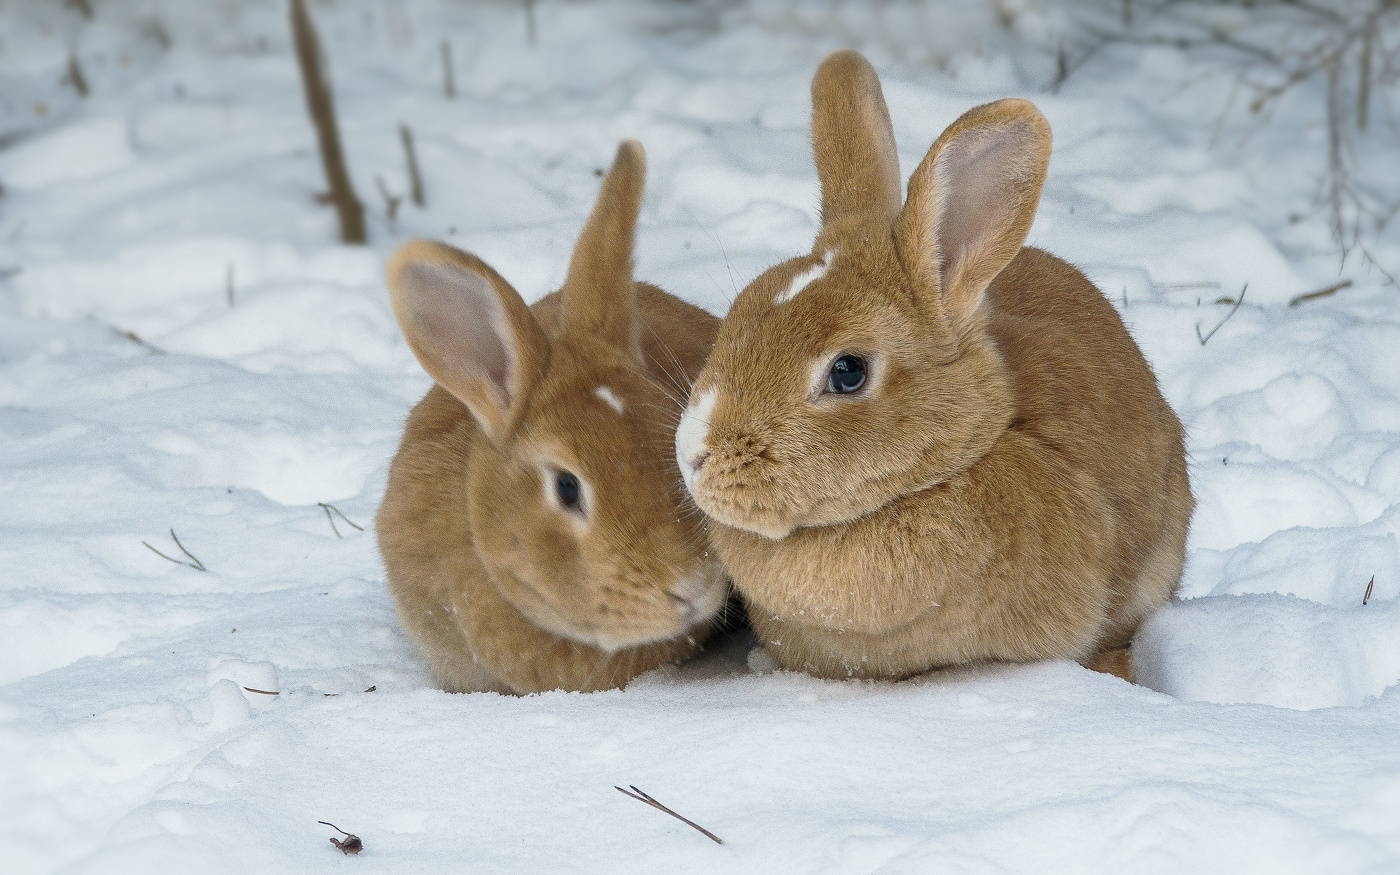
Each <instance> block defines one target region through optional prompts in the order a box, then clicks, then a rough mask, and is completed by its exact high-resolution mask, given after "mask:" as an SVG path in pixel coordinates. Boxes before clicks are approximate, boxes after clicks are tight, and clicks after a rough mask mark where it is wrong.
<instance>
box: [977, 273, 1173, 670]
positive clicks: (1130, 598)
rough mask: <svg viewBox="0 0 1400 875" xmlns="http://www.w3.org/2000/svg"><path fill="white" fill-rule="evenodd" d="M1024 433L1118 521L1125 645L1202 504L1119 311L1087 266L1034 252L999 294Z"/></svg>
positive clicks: (1108, 635) (1004, 346) (994, 305)
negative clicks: (1098, 496) (1086, 485)
mask: <svg viewBox="0 0 1400 875" xmlns="http://www.w3.org/2000/svg"><path fill="white" fill-rule="evenodd" d="M988 292H989V298H990V304H991V308H990V315H991V318H990V320H989V326H988V327H989V331H990V333H991V335H992V338H993V340H994V341H995V342H996V344H997V347H998V349H999V350H1000V352H1001V354H1002V357H1003V360H1004V361H1005V362H1006V365H1007V368H1008V370H1009V371H1010V373H1011V378H1012V386H1013V390H1014V393H1015V401H1016V419H1015V421H1014V425H1013V428H1014V429H1016V430H1019V431H1020V432H1022V433H1023V434H1025V435H1026V436H1027V437H1030V438H1032V439H1033V440H1035V441H1036V442H1038V443H1039V444H1040V445H1042V446H1043V447H1045V448H1046V449H1047V450H1048V451H1052V452H1056V453H1058V454H1061V455H1062V456H1063V457H1064V458H1065V460H1066V461H1067V462H1068V463H1069V464H1070V465H1071V466H1072V467H1073V468H1075V469H1076V470H1078V471H1081V472H1083V473H1084V474H1086V475H1088V477H1090V478H1091V479H1092V480H1093V481H1094V482H1095V483H1096V484H1097V485H1098V487H1099V489H1100V490H1101V491H1102V495H1103V497H1104V500H1105V501H1106V502H1107V503H1108V504H1109V514H1108V517H1109V519H1110V520H1111V521H1112V523H1113V535H1112V546H1111V548H1110V551H1109V556H1108V557H1107V558H1108V573H1109V579H1110V586H1111V588H1112V593H1111V598H1112V604H1111V608H1110V612H1109V620H1110V628H1109V629H1108V630H1106V632H1105V637H1104V642H1103V643H1104V646H1107V647H1112V646H1118V645H1121V644H1124V643H1126V641H1127V638H1128V637H1129V636H1130V635H1131V633H1132V631H1133V630H1134V629H1135V628H1136V626H1137V623H1138V622H1139V621H1140V620H1141V619H1142V617H1143V616H1144V615H1145V614H1146V613H1147V612H1148V611H1150V610H1151V609H1152V608H1155V607H1158V606H1160V605H1161V604H1163V603H1165V602H1166V600H1167V599H1168V598H1170V596H1171V594H1172V590H1173V589H1174V588H1175V585H1176V582H1177V580H1178V578H1179V577H1180V573H1181V561H1182V560H1181V557H1182V556H1183V553H1184V545H1185V540H1186V530H1187V526H1188V523H1189V520H1190V517H1191V510H1192V507H1193V505H1194V502H1193V500H1192V498H1191V491H1190V487H1189V484H1188V480H1187V473H1186V465H1185V451H1184V446H1183V433H1182V428H1181V423H1180V422H1179V421H1178V419H1177V418H1176V415H1175V414H1174V413H1173V412H1172V410H1171V408H1170V407H1169V406H1168V405H1167V402H1166V400H1165V399H1164V398H1163V397H1162V394H1161V392H1160V391H1159V389H1158V387H1157V381H1156V378H1155V377H1154V376H1153V373H1152V369H1151V367H1150V366H1149V365H1148V363H1147V361H1146V359H1145V358H1143V355H1142V352H1141V351H1140V350H1139V348H1138V346H1137V344H1136V343H1134V341H1133V339H1132V337H1131V336H1130V335H1129V333H1128V330H1127V328H1126V327H1125V326H1124V324H1123V321H1122V320H1121V319H1120V318H1119V316H1118V313H1117V311H1116V310H1115V309H1114V308H1113V306H1112V304H1110V303H1109V302H1108V300H1107V299H1106V298H1105V297H1104V296H1103V294H1102V293H1101V292H1100V291H1099V290H1098V289H1097V288H1095V287H1094V285H1093V284H1092V283H1090V282H1089V280H1088V279H1087V278H1086V277H1085V276H1084V275H1083V274H1082V273H1080V272H1079V271H1078V270H1077V269H1075V268H1074V267H1072V266H1070V265H1069V264H1067V263H1065V262H1064V261H1061V260H1060V259H1058V258H1056V257H1055V256H1053V255H1050V254H1049V253H1046V252H1043V251H1041V250H1038V249H1032V248H1025V249H1022V250H1021V252H1020V253H1019V254H1018V255H1017V257H1016V258H1015V259H1013V260H1012V261H1011V263H1010V264H1009V265H1008V266H1007V267H1006V269H1005V270H1003V271H1002V273H1001V275H999V276H998V277H997V279H996V280H995V281H994V282H993V283H992V285H991V287H990V288H989V290H988Z"/></svg>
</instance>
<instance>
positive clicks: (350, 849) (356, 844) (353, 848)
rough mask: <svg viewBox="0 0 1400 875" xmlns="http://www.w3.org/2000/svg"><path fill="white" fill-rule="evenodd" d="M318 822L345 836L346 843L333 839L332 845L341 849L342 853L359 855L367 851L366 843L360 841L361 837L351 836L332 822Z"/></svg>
mask: <svg viewBox="0 0 1400 875" xmlns="http://www.w3.org/2000/svg"><path fill="white" fill-rule="evenodd" d="M316 822H317V823H323V824H325V825H326V826H328V827H330V828H331V829H333V830H335V831H336V832H338V833H340V834H341V835H343V836H345V840H344V841H340V840H339V839H331V844H333V845H335V846H336V847H337V848H340V852H341V853H342V854H358V853H359V852H360V851H363V850H364V849H365V845H364V842H361V841H360V837H359V836H357V835H351V834H350V833H348V832H346V831H345V830H343V829H341V828H340V827H338V826H336V825H335V824H333V823H331V822H330V821H326V820H318V821H316Z"/></svg>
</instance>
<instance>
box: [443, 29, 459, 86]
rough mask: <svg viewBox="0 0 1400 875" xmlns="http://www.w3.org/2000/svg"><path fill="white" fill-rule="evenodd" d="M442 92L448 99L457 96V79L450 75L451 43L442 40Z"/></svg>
mask: <svg viewBox="0 0 1400 875" xmlns="http://www.w3.org/2000/svg"><path fill="white" fill-rule="evenodd" d="M442 93H443V94H445V95H447V99H448V100H452V99H453V98H455V97H456V96H457V80H456V79H455V78H454V77H453V75H452V43H450V42H448V41H447V40H443V41H442Z"/></svg>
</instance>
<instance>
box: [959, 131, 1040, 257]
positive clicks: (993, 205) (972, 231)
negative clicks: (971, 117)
mask: <svg viewBox="0 0 1400 875" xmlns="http://www.w3.org/2000/svg"><path fill="white" fill-rule="evenodd" d="M1029 133H1030V132H1028V131H1025V130H1024V129H1021V128H1020V126H1008V127H1003V128H999V129H992V130H985V131H972V132H969V133H967V134H964V135H963V136H961V137H958V138H957V139H955V140H954V141H953V142H951V143H949V144H948V146H947V147H946V148H945V149H944V150H943V153H942V154H941V155H940V156H939V160H938V171H937V173H938V176H939V182H940V187H941V188H943V190H944V191H945V192H946V193H947V194H946V196H945V197H946V199H945V201H944V207H943V214H942V215H941V216H940V217H939V220H938V225H937V228H938V242H939V251H940V252H941V253H942V254H943V264H942V265H941V268H942V273H943V276H944V279H945V280H948V279H950V278H951V277H950V276H949V268H950V267H953V264H952V263H953V262H954V261H960V260H961V259H962V258H963V257H966V256H968V255H973V254H974V253H977V254H980V253H981V252H985V250H986V248H987V246H988V245H992V246H995V245H996V244H997V243H999V242H1001V241H1000V238H1001V237H1002V236H1003V235H1004V234H1005V233H1006V231H1007V230H1009V226H1011V225H1013V224H1014V223H1015V220H1016V217H1017V216H1018V214H1019V213H1020V212H1021V211H1022V210H1023V209H1024V208H1025V194H1024V192H1022V191H1018V190H1017V187H1018V186H1024V185H1025V184H1026V183H1027V182H1029V181H1031V180H1032V179H1033V176H1034V167H1033V165H1032V162H1030V161H1028V160H1027V159H1026V152H1027V151H1028V144H1027V141H1028V140H1029V139H1030V138H1029V136H1028V134H1029ZM974 257H975V256H974ZM959 267H964V268H965V267H966V266H965V265H959ZM988 279H989V280H990V277H988Z"/></svg>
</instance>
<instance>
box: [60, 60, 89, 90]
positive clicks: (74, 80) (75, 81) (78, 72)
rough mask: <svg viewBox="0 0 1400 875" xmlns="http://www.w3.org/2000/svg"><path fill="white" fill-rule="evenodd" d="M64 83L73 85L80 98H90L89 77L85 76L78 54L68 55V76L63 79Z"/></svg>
mask: <svg viewBox="0 0 1400 875" xmlns="http://www.w3.org/2000/svg"><path fill="white" fill-rule="evenodd" d="M63 81H64V82H67V83H68V84H69V85H72V86H73V88H74V89H75V90H76V91H77V92H78V96H79V97H87V96H88V84H87V77H86V76H84V75H83V65H82V64H80V63H78V53H77V52H69V53H68V75H66V76H64V77H63Z"/></svg>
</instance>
